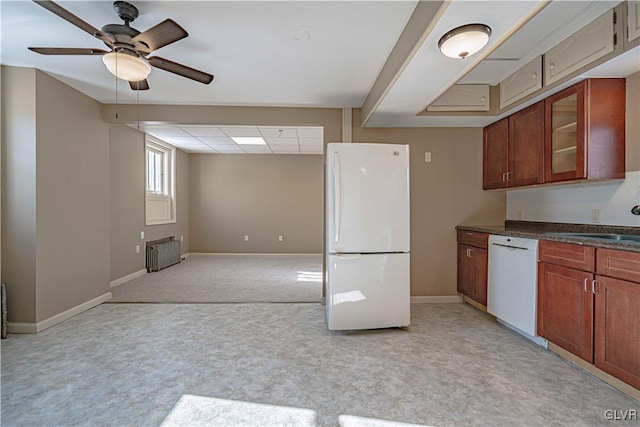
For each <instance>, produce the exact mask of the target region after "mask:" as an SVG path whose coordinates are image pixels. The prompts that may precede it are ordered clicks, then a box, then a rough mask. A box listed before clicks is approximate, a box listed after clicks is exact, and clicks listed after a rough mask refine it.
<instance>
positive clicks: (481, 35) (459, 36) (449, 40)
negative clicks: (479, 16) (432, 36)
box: [438, 24, 491, 59]
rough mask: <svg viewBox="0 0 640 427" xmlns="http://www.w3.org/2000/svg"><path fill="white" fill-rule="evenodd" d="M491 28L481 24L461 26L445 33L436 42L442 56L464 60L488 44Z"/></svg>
mask: <svg viewBox="0 0 640 427" xmlns="http://www.w3.org/2000/svg"><path fill="white" fill-rule="evenodd" d="M490 35H491V28H489V27H487V26H486V25H483V24H470V25H463V26H462V27H458V28H455V29H453V30H451V31H449V32H448V33H446V34H445V35H444V36H442V38H441V39H440V41H439V42H438V47H439V48H440V51H441V52H442V54H443V55H445V56H448V57H449V58H456V59H460V58H462V59H464V58H466V57H467V56H471V55H473V54H474V53H477V52H478V51H480V49H482V48H483V47H485V45H486V44H487V43H488V42H489V36H490Z"/></svg>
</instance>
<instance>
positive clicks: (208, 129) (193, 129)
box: [180, 126, 224, 137]
mask: <svg viewBox="0 0 640 427" xmlns="http://www.w3.org/2000/svg"><path fill="white" fill-rule="evenodd" d="M180 128H181V129H182V130H184V131H185V132H187V133H188V134H189V135H193V136H222V137H223V136H224V133H223V132H222V131H221V130H220V129H219V128H218V127H217V126H180Z"/></svg>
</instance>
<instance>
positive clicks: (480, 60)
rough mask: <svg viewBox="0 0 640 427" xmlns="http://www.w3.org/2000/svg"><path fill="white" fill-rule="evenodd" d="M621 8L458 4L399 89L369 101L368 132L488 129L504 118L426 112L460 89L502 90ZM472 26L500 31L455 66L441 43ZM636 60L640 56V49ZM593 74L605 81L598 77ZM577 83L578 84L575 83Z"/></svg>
mask: <svg viewBox="0 0 640 427" xmlns="http://www.w3.org/2000/svg"><path fill="white" fill-rule="evenodd" d="M620 3H621V2H620V1H557V0H556V1H551V2H535V1H533V2H528V1H523V2H500V1H478V2H464V1H457V0H453V1H452V2H450V3H447V4H446V5H444V6H443V7H444V8H445V9H444V11H443V12H442V13H441V16H439V17H436V18H435V20H437V22H436V23H435V24H433V23H431V24H430V25H431V27H429V26H425V33H427V35H426V36H425V37H424V42H423V43H422V44H421V45H418V44H416V46H415V52H416V53H415V54H414V56H413V57H407V64H405V65H406V66H405V68H404V69H403V70H400V71H399V73H398V76H397V78H396V80H395V81H394V82H393V84H391V85H389V87H387V88H386V91H384V92H383V91H379V92H380V93H383V95H381V96H380V97H379V99H378V100H376V102H371V100H370V99H367V101H365V106H364V107H363V114H362V117H363V123H364V126H367V127H369V126H370V127H394V126H404V127H433V126H437V127H441V126H463V127H478V126H485V125H487V124H489V123H491V122H493V121H495V120H497V119H498V118H499V117H497V116H495V115H492V114H484V115H480V114H475V115H474V114H469V113H466V114H460V113H459V112H458V113H456V112H453V113H448V114H442V113H440V114H428V113H427V114H425V113H424V111H425V109H426V108H427V107H428V106H429V105H430V104H431V103H433V102H434V101H436V100H437V99H438V97H439V96H440V95H441V94H442V93H444V92H445V91H446V89H448V88H449V87H451V86H453V85H454V84H465V85H468V84H488V85H492V86H496V85H498V84H499V83H500V82H501V81H502V80H504V79H505V78H506V77H508V76H510V75H511V74H513V73H514V72H515V71H517V70H518V69H520V68H521V67H523V66H524V65H526V64H527V63H529V62H530V61H531V60H532V59H534V58H536V57H539V56H540V55H542V54H543V53H545V52H547V51H548V50H549V49H551V48H552V47H554V46H556V45H557V44H558V43H560V42H561V41H562V40H564V39H566V38H567V37H568V36H570V35H571V34H573V33H575V32H577V31H578V30H580V29H581V28H583V27H584V26H585V25H587V24H589V23H590V22H592V21H594V20H595V19H597V18H598V17H600V16H601V15H603V14H605V13H606V12H607V11H609V10H611V9H612V8H614V7H615V6H617V5H618V4H620ZM621 19H622V18H621ZM465 20H466V22H467V23H468V22H482V23H486V24H488V25H489V26H490V27H492V29H494V30H496V31H493V33H492V35H491V39H490V42H489V44H488V45H487V46H486V47H485V48H484V49H483V50H481V51H480V52H479V53H478V54H476V55H474V56H476V58H474V56H472V57H469V58H467V59H465V60H456V59H449V58H446V57H444V56H443V55H442V54H441V53H440V52H439V51H438V50H437V40H438V38H439V37H440V36H441V35H442V34H444V32H446V30H445V28H446V29H451V28H455V27H456V26H459V25H461V24H462V23H465V22H464V21H465ZM494 27H495V28H494ZM396 47H397V46H396ZM635 55H638V51H637V50H636V53H635ZM614 59H615V58H614ZM631 62H633V61H630V60H628V61H626V62H625V67H622V68H620V67H619V66H617V65H613V66H610V67H608V75H607V77H626V76H627V75H629V74H631V73H633V72H636V71H639V70H640V61H636V64H635V65H634V64H631ZM618 63H619V62H616V64H618ZM598 69H600V70H603V69H604V68H601V67H598ZM590 73H591V75H599V74H601V73H599V72H597V71H591V72H590ZM600 76H602V77H604V76H603V75H600ZM580 78H584V76H581V77H580ZM577 80H578V79H574V80H572V82H575V81H577ZM567 83H569V82H567ZM558 89H560V87H559V88H558ZM496 93H497V92H496ZM370 95H371V94H370ZM367 102H369V105H367ZM521 107H522V106H521ZM501 113H502V112H501ZM494 114H495V113H494Z"/></svg>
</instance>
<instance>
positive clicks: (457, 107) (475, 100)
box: [427, 85, 489, 111]
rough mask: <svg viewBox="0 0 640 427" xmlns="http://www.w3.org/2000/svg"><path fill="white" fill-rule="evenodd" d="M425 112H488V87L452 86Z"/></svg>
mask: <svg viewBox="0 0 640 427" xmlns="http://www.w3.org/2000/svg"><path fill="white" fill-rule="evenodd" d="M427 111H489V85H453V86H451V87H450V88H449V89H447V91H446V92H444V93H443V94H442V95H440V97H439V98H438V99H436V100H435V101H434V102H433V103H432V104H431V105H429V106H428V107H427Z"/></svg>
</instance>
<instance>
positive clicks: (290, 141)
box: [265, 137, 298, 147]
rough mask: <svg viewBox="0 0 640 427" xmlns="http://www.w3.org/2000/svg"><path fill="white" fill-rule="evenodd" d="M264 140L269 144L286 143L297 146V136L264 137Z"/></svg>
mask: <svg viewBox="0 0 640 427" xmlns="http://www.w3.org/2000/svg"><path fill="white" fill-rule="evenodd" d="M265 141H267V144H269V145H288V146H295V147H297V146H298V138H268V137H265Z"/></svg>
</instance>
